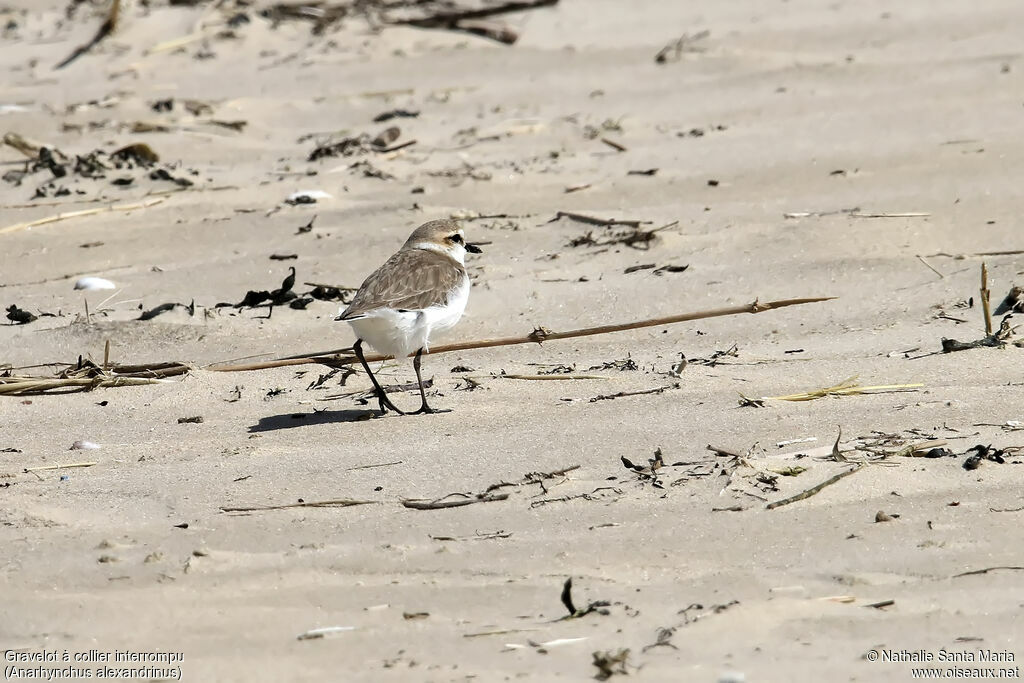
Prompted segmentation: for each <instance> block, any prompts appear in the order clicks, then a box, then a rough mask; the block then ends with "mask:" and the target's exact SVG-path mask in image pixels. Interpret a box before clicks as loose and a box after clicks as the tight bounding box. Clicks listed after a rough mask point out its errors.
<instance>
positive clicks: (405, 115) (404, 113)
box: [373, 109, 420, 123]
mask: <svg viewBox="0 0 1024 683" xmlns="http://www.w3.org/2000/svg"><path fill="white" fill-rule="evenodd" d="M419 115H420V113H419V112H418V111H416V110H412V109H389V110H388V111H383V112H381V113H379V114H377V115H376V116H374V117H373V122H374V123H384V122H385V121H390V120H391V119H414V118H417V117H418V116H419Z"/></svg>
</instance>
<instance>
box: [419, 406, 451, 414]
mask: <svg viewBox="0 0 1024 683" xmlns="http://www.w3.org/2000/svg"><path fill="white" fill-rule="evenodd" d="M450 412H452V411H451V410H450V409H448V408H431V407H430V406H428V405H426V404H424V405H422V406H420V409H419V410H417V411H416V412H414V413H409V414H410V415H436V414H438V413H450Z"/></svg>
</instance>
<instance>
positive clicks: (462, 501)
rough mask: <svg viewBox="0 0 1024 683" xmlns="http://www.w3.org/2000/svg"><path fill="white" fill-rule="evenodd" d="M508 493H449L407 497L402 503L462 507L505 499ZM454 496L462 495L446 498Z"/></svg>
mask: <svg viewBox="0 0 1024 683" xmlns="http://www.w3.org/2000/svg"><path fill="white" fill-rule="evenodd" d="M508 495H509V494H507V493H477V494H470V493H449V494H448V495H447V496H444V497H442V498H436V499H434V500H427V499H425V498H407V499H405V500H403V501H402V505H404V506H405V507H407V508H412V509H414V510H443V509H444V508H455V507H462V506H463V505H472V504H473V503H493V502H494V501H497V500H505V499H506V498H508ZM452 496H462V497H461V498H454V499H451V500H446V499H447V498H451V497H452Z"/></svg>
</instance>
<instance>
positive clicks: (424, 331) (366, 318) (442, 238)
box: [335, 220, 481, 415]
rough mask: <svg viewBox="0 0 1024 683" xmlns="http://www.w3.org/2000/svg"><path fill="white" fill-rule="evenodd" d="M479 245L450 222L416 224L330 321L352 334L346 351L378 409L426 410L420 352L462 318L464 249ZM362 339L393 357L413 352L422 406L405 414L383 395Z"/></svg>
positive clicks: (466, 292) (429, 410) (465, 284)
mask: <svg viewBox="0 0 1024 683" xmlns="http://www.w3.org/2000/svg"><path fill="white" fill-rule="evenodd" d="M480 251H481V249H480V247H478V246H476V245H475V244H470V243H468V242H466V237H465V234H464V233H463V231H462V228H460V227H459V225H458V223H456V222H455V221H453V220H438V221H429V222H427V223H424V224H423V225H421V226H420V227H418V228H416V229H415V230H414V231H413V233H412V234H411V235H409V239H407V240H406V241H405V244H404V245H402V248H401V249H399V250H398V251H397V252H396V253H395V254H394V255H393V256H392V257H391V258H389V259H388V260H387V261H385V262H384V265H382V266H381V267H380V268H378V269H377V270H375V271H374V272H373V273H372V274H371V275H370V276H369V277H368V278H366V280H365V281H363V284H362V285H360V287H359V291H358V292H356V295H355V298H354V299H352V303H351V304H349V306H348V308H346V309H345V310H344V311H342V312H341V314H340V315H338V317H337V318H335V320H344V321H345V322H347V323H348V324H350V325H351V326H352V329H353V330H354V331H355V333H356V343H355V344H354V345H353V347H352V350H353V351H355V353H356V357H357V358H359V362H360V363H362V365H363V369H364V370H366V374H368V375H369V376H370V381H372V382H373V388H374V391H375V392H376V393H377V400H378V401H379V403H380V410H381V412H385V413H386V412H387V411H388V409H391V410H393V411H395V412H396V413H398V414H400V415H417V414H420V413H432V412H434V410H433V409H432V408H431V407H430V406H428V405H427V394H426V392H425V391H424V389H423V378H422V377H421V376H420V356H422V355H423V352H424V351H425V350H426V349H427V348H428V344H429V342H430V338H431V336H432V335H433V334H434V333H437V332H443V331H444V330H447V329H450V328H451V327H452V326H454V325H455V323H457V322H458V321H459V318H461V317H462V312H463V311H464V310H465V309H466V302H467V301H468V300H469V275H468V274H467V273H466V266H465V265H464V264H465V258H466V252H470V253H472V254H479V253H480ZM364 341H365V342H367V343H368V344H369V345H370V346H372V347H373V348H375V349H376V350H377V351H379V352H381V353H383V354H386V355H389V356H394V357H395V358H396V359H398V358H406V357H408V356H409V355H411V354H412V353H414V352H415V354H416V356H415V357H414V358H413V361H412V366H413V368H414V369H415V370H416V381H417V382H418V383H419V388H420V398H421V399H422V400H423V404H422V405H421V406H420V408H419V410H417V411H415V412H414V413H406V412H403V411H401V410H399V409H398V407H397V406H396V405H395V404H394V403H392V402H391V399H389V398H388V395H387V392H385V391H384V388H383V387H382V386H381V385H380V383H379V382H378V381H377V378H376V377H374V375H373V372H372V371H371V370H370V366H369V365H368V364H367V362H366V358H365V357H364V356H363V349H362V345H363V342H364Z"/></svg>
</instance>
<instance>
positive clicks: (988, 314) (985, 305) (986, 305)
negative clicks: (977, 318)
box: [981, 261, 992, 337]
mask: <svg viewBox="0 0 1024 683" xmlns="http://www.w3.org/2000/svg"><path fill="white" fill-rule="evenodd" d="M991 295H992V293H991V292H990V291H989V289H988V266H987V265H986V263H985V262H984V261H982V262H981V309H982V311H984V313H985V336H986V337H988V336H991V335H992V310H991V298H992V296H991Z"/></svg>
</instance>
